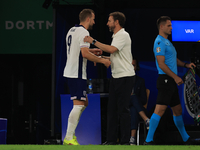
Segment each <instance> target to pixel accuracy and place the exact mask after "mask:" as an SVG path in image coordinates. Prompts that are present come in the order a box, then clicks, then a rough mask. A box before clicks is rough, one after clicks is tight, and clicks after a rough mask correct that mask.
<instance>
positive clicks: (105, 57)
mask: <svg viewBox="0 0 200 150" xmlns="http://www.w3.org/2000/svg"><path fill="white" fill-rule="evenodd" d="M101 57H102V58H104V59H108V60H110V57H108V56H103V55H102V56H101Z"/></svg>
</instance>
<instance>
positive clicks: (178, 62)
mask: <svg viewBox="0 0 200 150" xmlns="http://www.w3.org/2000/svg"><path fill="white" fill-rule="evenodd" d="M177 65H178V66H180V67H186V68H191V69H192V67H196V65H195V64H194V63H190V64H188V63H185V62H182V61H181V60H179V59H178V58H177Z"/></svg>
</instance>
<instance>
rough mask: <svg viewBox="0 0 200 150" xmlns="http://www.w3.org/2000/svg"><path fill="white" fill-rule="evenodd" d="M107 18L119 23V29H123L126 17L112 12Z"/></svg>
mask: <svg viewBox="0 0 200 150" xmlns="http://www.w3.org/2000/svg"><path fill="white" fill-rule="evenodd" d="M109 16H113V19H114V21H116V20H118V21H119V25H120V26H121V27H124V24H125V21H126V17H125V15H124V14H123V13H122V12H118V11H116V12H113V13H110V14H109Z"/></svg>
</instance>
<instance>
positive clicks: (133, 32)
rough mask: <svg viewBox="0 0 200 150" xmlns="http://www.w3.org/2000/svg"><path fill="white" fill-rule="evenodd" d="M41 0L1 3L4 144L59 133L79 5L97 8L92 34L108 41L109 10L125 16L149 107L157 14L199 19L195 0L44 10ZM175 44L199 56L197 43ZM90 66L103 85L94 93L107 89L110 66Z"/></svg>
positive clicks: (116, 0)
mask: <svg viewBox="0 0 200 150" xmlns="http://www.w3.org/2000/svg"><path fill="white" fill-rule="evenodd" d="M58 2H59V3H58ZM43 3H44V1H42V0H29V1H25V0H10V1H7V0H1V2H0V4H1V5H0V8H1V9H0V12H1V14H2V15H1V19H0V32H1V34H0V40H1V44H0V69H1V75H0V80H1V82H0V83H1V85H0V87H1V88H0V89H1V92H0V95H1V105H0V117H1V118H8V130H7V143H8V144H20V143H21V144H42V143H43V142H44V139H49V138H59V137H60V132H61V123H60V122H61V118H60V94H64V93H66V86H65V84H64V81H63V78H62V68H63V65H64V62H65V59H66V58H65V55H64V53H65V41H64V39H65V34H66V32H67V30H68V29H69V27H71V26H73V25H74V24H76V23H79V21H78V13H79V12H80V10H82V9H83V8H92V9H94V10H95V13H96V20H95V21H96V24H95V25H94V29H93V30H92V31H91V32H90V34H91V35H92V36H93V37H95V38H96V39H97V40H99V41H101V42H103V43H107V44H109V43H110V42H111V36H112V34H111V33H109V31H108V28H107V26H106V23H107V18H108V14H109V13H110V12H113V11H122V12H123V13H124V14H125V15H126V17H127V21H126V24H125V29H126V31H128V32H129V33H130V36H131V38H132V42H133V47H132V52H133V54H134V56H136V57H137V58H138V59H139V60H140V71H139V75H140V76H141V77H143V78H145V81H146V87H147V88H149V89H150V90H151V95H150V99H149V104H148V110H149V111H150V110H151V109H152V108H153V106H154V105H155V100H156V84H155V83H156V77H157V71H156V69H155V63H154V56H153V53H152V47H153V41H154V39H155V37H156V36H157V34H158V32H157V28H156V20H157V18H158V17H159V16H161V15H168V16H170V17H171V18H172V19H176V20H200V16H199V14H200V10H199V8H198V5H197V1H196V0H191V1H189V2H188V1H172V0H169V1H167V2H165V3H163V2H162V1H158V0H155V1H153V2H151V1H139V0H135V1H133V0H123V1H122V0H93V1H92V0H76V1H75V0H65V1H63V0H60V1H59V0H53V1H51V3H50V6H49V7H48V9H45V8H43V7H42V5H43ZM6 21H9V24H8V22H6ZM6 23H7V26H6ZM173 44H174V46H175V47H176V49H177V53H178V57H179V59H181V60H183V61H186V62H188V61H190V60H191V59H192V58H193V57H194V51H197V54H195V55H197V56H198V57H199V56H200V54H199V48H200V47H199V43H187V42H185V43H183V42H175V43H173ZM105 55H107V54H105ZM88 67H89V70H92V71H89V72H88V76H89V78H92V79H93V81H94V83H97V84H100V85H101V86H103V87H102V88H98V87H96V89H95V84H94V85H93V86H94V92H96V93H98V92H100V93H107V92H108V82H109V81H108V80H109V78H110V70H107V69H105V68H104V66H102V65H97V67H93V64H92V63H89V65H88ZM185 72H186V69H185V68H179V75H180V76H183V75H184V74H185ZM147 74H148V76H147ZM102 82H103V84H101V83H102ZM64 89H65V90H64Z"/></svg>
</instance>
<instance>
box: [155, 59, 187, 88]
mask: <svg viewBox="0 0 200 150" xmlns="http://www.w3.org/2000/svg"><path fill="white" fill-rule="evenodd" d="M156 59H157V62H158V65H159V67H160V69H162V71H163V72H165V73H166V74H167V75H168V76H170V77H172V78H173V79H174V80H175V82H176V84H178V85H181V84H182V83H183V80H182V79H181V78H180V77H179V76H177V75H176V74H175V73H174V72H173V71H171V70H170V69H169V67H168V66H167V65H166V64H165V56H162V55H157V56H156Z"/></svg>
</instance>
